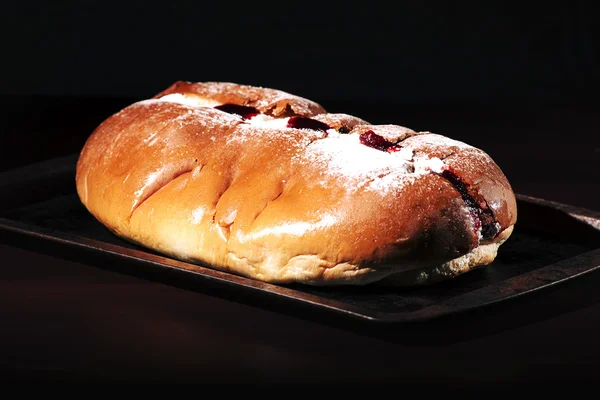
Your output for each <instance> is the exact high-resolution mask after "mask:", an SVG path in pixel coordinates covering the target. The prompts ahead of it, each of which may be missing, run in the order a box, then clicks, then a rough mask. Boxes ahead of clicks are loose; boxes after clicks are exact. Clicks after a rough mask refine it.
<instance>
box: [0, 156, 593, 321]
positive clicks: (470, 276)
mask: <svg viewBox="0 0 600 400" xmlns="http://www.w3.org/2000/svg"><path fill="white" fill-rule="evenodd" d="M75 162H76V157H75V156H71V157H66V158H61V159H55V160H49V161H47V162H45V163H41V164H36V165H31V166H28V167H26V168H22V169H19V170H15V171H9V172H6V173H2V174H0V191H1V193H2V196H1V199H0V209H1V210H2V212H0V237H1V238H2V240H3V241H7V242H10V243H12V244H17V245H18V244H22V243H27V245H28V246H30V245H31V243H32V241H33V242H34V243H35V246H38V248H39V249H40V250H47V251H50V252H52V253H55V254H58V255H60V256H64V257H65V258H71V257H75V258H76V259H78V260H82V259H83V260H84V261H88V262H92V263H93V264H94V265H97V266H100V267H105V268H109V269H112V270H117V271H121V272H124V273H130V274H134V275H136V276H141V277H148V278H149V279H153V280H158V281H165V282H168V283H172V282H178V283H183V284H184V286H186V287H189V288H191V289H196V290H203V288H207V289H208V288H209V287H210V288H211V290H215V289H216V290H217V291H219V290H221V291H222V293H223V294H227V296H229V297H237V300H238V301H245V299H248V300H250V298H254V297H257V296H258V297H259V298H262V299H263V300H267V303H272V304H275V303H278V304H282V305H283V306H284V307H285V306H286V305H296V306H298V305H299V306H302V307H309V308H310V309H311V310H312V311H319V312H326V313H333V314H335V315H337V316H343V317H351V318H355V319H356V318H358V319H360V320H365V321H371V322H388V323H392V322H393V323H400V322H409V321H420V320H428V319H431V318H434V317H437V316H441V315H447V314H450V313H455V312H460V311H464V310H468V309H472V308H477V307H482V306H485V305H488V304H492V303H496V302H499V301H503V300H507V299H511V298H515V297H516V296H520V295H524V294H527V293H531V292H533V291H536V290H538V289H542V288H547V287H550V286H552V285H555V284H557V283H560V282H564V281H566V280H569V279H571V278H574V277H578V276H581V275H584V274H585V273H588V272H591V271H593V270H595V269H597V268H598V267H599V266H600V213H598V212H595V211H590V210H583V209H579V208H575V207H570V206H568V205H563V204H558V203H554V202H549V201H545V200H542V199H535V198H530V197H526V196H520V195H518V212H519V220H518V223H517V225H516V227H515V231H514V233H513V235H512V236H511V238H510V239H509V240H508V241H507V242H506V243H505V244H504V245H503V246H501V248H500V251H499V254H498V257H497V259H496V260H495V261H494V262H493V264H491V265H489V266H487V267H484V268H480V269H478V270H475V271H472V272H469V273H467V274H465V275H463V276H460V277H458V278H456V279H453V280H451V281H448V282H444V283H440V284H437V285H433V286H429V287H421V288H383V287H378V286H367V287H341V288H319V287H309V286H303V285H299V284H294V285H272V284H266V283H262V282H258V281H254V280H251V279H247V278H244V277H240V276H237V275H233V274H230V273H226V272H221V271H217V270H213V269H211V268H208V267H204V266H200V265H192V264H189V263H185V262H181V261H178V260H174V259H171V258H168V257H164V256H161V255H160V254H158V253H155V252H152V251H148V250H146V249H144V248H141V247H138V246H135V245H133V244H130V243H128V242H125V241H123V240H121V239H119V238H117V237H115V236H114V235H112V234H111V233H110V232H109V231H108V230H107V229H106V228H104V227H103V226H102V225H101V224H100V223H99V222H97V221H96V220H95V219H94V218H93V217H92V216H91V215H90V214H89V213H88V212H87V210H86V209H85V208H84V207H83V205H82V204H81V203H80V201H79V199H78V197H77V194H76V192H75V180H74V167H75ZM173 278H175V281H173V280H172V279H173Z"/></svg>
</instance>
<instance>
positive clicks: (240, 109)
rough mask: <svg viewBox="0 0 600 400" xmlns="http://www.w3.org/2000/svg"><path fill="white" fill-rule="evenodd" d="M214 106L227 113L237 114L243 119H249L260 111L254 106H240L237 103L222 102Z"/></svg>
mask: <svg viewBox="0 0 600 400" xmlns="http://www.w3.org/2000/svg"><path fill="white" fill-rule="evenodd" d="M215 108H216V109H217V110H221V111H224V112H226V113H229V114H237V115H239V116H240V117H242V118H244V119H250V118H252V117H254V116H256V115H258V114H260V111H258V110H257V109H256V108H254V107H249V106H240V105H237V104H222V105H220V106H216V107H215Z"/></svg>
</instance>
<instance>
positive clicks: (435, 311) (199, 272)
mask: <svg viewBox="0 0 600 400" xmlns="http://www.w3.org/2000/svg"><path fill="white" fill-rule="evenodd" d="M74 157H75V156H74V155H69V156H66V157H60V158H55V159H50V160H47V161H42V162H40V163H37V164H29V165H27V166H24V167H21V168H18V169H15V170H9V171H3V172H0V186H2V183H4V182H7V181H8V182H10V176H11V175H12V176H14V174H18V173H19V171H22V170H29V171H36V170H38V168H39V167H40V166H43V165H44V164H47V163H48V162H57V163H59V165H60V164H61V163H64V162H68V161H72V160H73V159H74ZM3 181H4V182H3ZM515 196H516V198H517V201H521V202H525V203H530V204H534V205H537V206H541V207H549V208H552V209H555V210H558V211H561V212H563V213H565V214H567V215H569V216H571V217H573V218H576V219H578V220H579V221H581V222H583V223H585V224H587V225H590V226H591V227H592V228H594V229H596V230H599V231H600V212H599V211H595V210H590V209H587V208H583V207H578V206H573V205H570V204H565V203H561V202H557V201H553V200H547V199H543V198H539V197H534V196H529V195H524V194H520V193H515ZM0 234H13V235H20V236H25V237H27V238H29V239H34V240H42V241H44V242H46V243H53V244H55V245H63V246H64V245H66V246H70V247H73V246H75V247H77V248H78V249H82V250H86V251H88V252H92V253H102V254H103V255H109V256H110V257H117V258H119V259H121V260H124V261H133V262H141V263H144V264H145V265H146V266H147V265H148V264H150V265H151V266H152V267H153V268H159V269H162V270H164V269H167V270H168V271H169V272H176V273H181V274H184V275H186V276H189V275H192V276H194V277H195V278H201V279H203V280H208V281H210V282H211V283H217V284H220V285H225V286H235V287H236V288H242V289H243V290H244V291H250V292H252V294H258V295H262V296H276V297H277V298H278V299H279V300H281V299H285V300H286V301H291V302H292V303H295V304H299V305H305V306H313V307H318V308H319V309H321V310H326V311H328V312H333V313H334V314H337V315H341V316H343V317H351V318H352V319H355V320H361V321H369V322H372V323H384V324H389V323H405V322H418V321H426V320H431V319H435V318H438V317H441V316H446V315H449V314H456V313H459V312H463V311H467V310H470V309H474V308H482V307H486V306H488V305H491V304H494V303H498V302H501V301H502V302H503V301H506V300H510V299H514V298H517V297H521V296H523V295H526V294H528V293H532V292H535V291H539V290H542V289H545V288H548V287H551V286H554V285H556V284H559V283H561V282H565V281H567V280H571V279H573V278H576V277H579V276H582V275H586V274H588V273H591V272H593V271H595V270H597V269H600V243H599V245H598V247H596V248H595V249H593V250H591V251H588V252H584V253H580V254H578V255H576V256H574V257H570V258H566V259H564V260H561V261H559V262H557V263H554V264H548V265H544V266H542V267H539V268H537V269H535V270H532V271H528V272H526V273H523V274H520V275H517V276H515V277H512V278H509V279H506V280H504V281H500V282H497V283H494V284H491V285H488V286H484V287H482V288H478V289H475V290H473V291H471V292H467V293H464V294H462V295H459V296H455V297H452V298H449V299H446V300H444V301H441V302H439V303H435V304H433V305H430V306H427V307H424V308H420V309H418V310H415V311H403V312H388V311H376V310H369V309H365V308H362V307H360V306H355V305H352V304H348V303H345V302H343V301H340V300H333V299H330V298H324V297H321V296H318V295H314V294H311V293H307V292H304V291H302V290H297V289H294V288H290V287H287V286H286V285H279V284H273V283H267V282H261V281H258V280H254V279H251V278H247V277H244V276H241V275H236V274H234V273H230V272H226V271H221V270H217V269H215V268H212V267H210V266H209V265H207V264H204V263H189V262H185V261H181V260H177V259H174V258H171V257H168V256H163V255H158V254H153V253H150V252H146V251H144V250H143V249H141V250H137V249H131V248H128V247H124V246H120V245H118V244H113V243H108V242H104V241H102V240H99V239H91V238H88V237H84V236H80V235H75V234H71V233H68V232H64V231H56V230H52V229H49V228H44V227H40V226H37V225H34V224H28V223H25V222H21V221H18V220H14V219H10V218H6V217H2V216H0ZM0 237H2V236H1V235H0ZM589 258H591V259H592V260H593V262H592V263H591V264H593V265H589V263H586V260H587V259H589ZM567 263H568V264H573V265H576V267H572V268H570V273H566V274H563V276H562V277H559V278H557V279H553V280H548V279H542V280H541V281H540V280H539V279H536V278H537V275H538V274H539V273H540V271H542V272H543V271H549V270H558V271H560V270H561V266H563V265H564V264H567ZM124 272H125V271H124ZM524 276H531V277H533V279H530V281H533V282H541V283H539V284H535V283H531V284H529V285H526V286H525V287H523V286H521V287H520V290H518V291H517V292H514V293H509V294H507V290H506V288H508V287H510V285H511V283H514V282H516V280H517V279H522V278H523V277H524ZM482 292H483V293H484V294H485V293H487V295H488V298H487V299H486V300H484V301H481V300H479V301H477V302H475V303H473V302H471V301H470V299H471V297H473V296H475V295H476V294H477V293H479V294H481V293H482ZM448 304H454V305H453V306H452V307H450V308H449V307H447V305H448Z"/></svg>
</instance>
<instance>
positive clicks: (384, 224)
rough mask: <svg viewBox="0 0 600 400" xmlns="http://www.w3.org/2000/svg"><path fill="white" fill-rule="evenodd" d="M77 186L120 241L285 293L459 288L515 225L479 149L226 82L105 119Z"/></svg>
mask: <svg viewBox="0 0 600 400" xmlns="http://www.w3.org/2000/svg"><path fill="white" fill-rule="evenodd" d="M76 186H77V192H78V195H79V197H80V199H81V202H82V203H83V204H84V205H85V207H87V209H88V210H89V212H90V213H91V214H92V215H93V216H94V217H95V218H97V220H98V221H100V222H101V223H102V224H104V225H105V226H106V227H107V228H108V229H110V230H111V231H112V232H113V233H114V234H116V235H118V236H119V237H121V238H123V239H126V240H128V241H130V242H133V243H137V244H139V245H141V246H145V247H147V248H150V249H153V250H155V251H157V252H160V253H162V254H165V255H167V256H170V257H174V258H177V259H180V260H184V261H189V262H191V263H199V264H202V265H205V266H210V267H212V268H215V269H218V270H223V271H229V272H231V273H235V274H240V275H243V276H246V277H250V278H253V279H257V280H261V281H266V282H272V283H279V284H285V283H294V282H296V283H304V284H310V285H364V284H369V283H374V282H379V283H384V284H392V285H422V284H431V283H434V282H438V281H440V280H444V279H449V278H453V277H455V276H458V275H460V274H463V273H465V272H467V271H469V270H472V269H473V268H476V267H479V266H483V265H487V264H489V263H491V262H492V261H493V260H494V259H495V257H496V255H497V251H498V248H499V246H500V245H501V244H502V243H503V242H504V241H506V240H507V239H508V237H509V236H510V235H511V233H512V230H513V226H514V224H515V223H516V218H517V209H516V201H515V196H514V193H513V191H512V189H511V186H510V184H509V182H508V181H507V178H506V177H505V175H504V174H503V172H502V171H501V169H500V168H499V167H498V165H496V163H495V162H494V161H493V160H492V159H491V158H490V157H489V156H488V155H487V154H486V153H484V152H483V151H482V150H480V149H477V148H474V147H472V146H470V145H467V144H465V143H462V142H460V141H456V140H453V139H450V138H447V137H445V136H442V135H439V134H434V133H430V132H416V131H413V130H411V129H409V128H406V127H403V126H399V125H373V124H370V123H369V122H367V121H365V120H362V119H361V118H359V117H356V116H352V115H347V114H340V113H328V112H327V111H325V109H324V108H323V107H321V106H320V105H319V104H317V103H315V102H313V101H310V100H308V99H305V98H301V97H298V96H295V95H292V94H289V93H286V92H283V91H279V90H275V89H269V88H260V87H254V86H247V85H240V84H234V83H226V82H204V83H190V82H177V83H175V84H173V85H172V86H170V87H169V88H167V89H166V90H164V91H162V92H161V93H158V94H157V95H155V96H154V97H152V98H150V99H146V100H143V101H139V102H136V103H134V104H131V105H130V106H128V107H126V108H125V109H123V110H121V111H120V112H118V113H116V114H114V115H112V116H110V117H109V118H107V119H106V120H105V121H104V122H102V123H101V124H100V125H99V126H98V127H97V129H96V130H95V131H94V132H93V133H92V134H91V136H90V137H89V138H88V140H87V142H86V144H85V146H84V147H83V149H82V151H81V154H80V157H79V160H78V163H77V170H76Z"/></svg>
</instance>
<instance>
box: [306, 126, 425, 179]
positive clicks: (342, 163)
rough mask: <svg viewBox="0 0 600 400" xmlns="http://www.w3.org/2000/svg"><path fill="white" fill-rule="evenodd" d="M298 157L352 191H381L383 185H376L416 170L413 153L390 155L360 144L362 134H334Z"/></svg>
mask: <svg viewBox="0 0 600 400" xmlns="http://www.w3.org/2000/svg"><path fill="white" fill-rule="evenodd" d="M297 158H298V161H299V162H303V163H309V164H311V165H314V166H315V167H316V168H319V169H320V170H322V171H323V173H324V174H326V175H329V176H332V177H333V178H334V181H335V182H342V183H343V184H344V185H345V186H346V188H347V189H348V190H349V191H353V190H358V189H360V188H363V187H365V186H367V187H368V188H369V189H373V190H381V189H383V187H384V186H383V185H381V186H380V185H379V184H376V183H374V182H377V181H381V180H382V178H384V179H386V180H388V179H387V178H385V177H386V176H388V175H390V174H393V175H407V174H410V173H412V171H413V166H412V162H411V159H412V151H410V150H408V149H405V150H402V151H398V152H395V153H387V152H385V151H380V150H377V149H373V148H371V147H368V146H365V145H364V144H361V143H360V136H359V135H345V134H339V133H333V132H331V133H330V134H329V135H328V136H327V137H326V138H323V139H321V140H316V141H314V142H313V143H311V144H310V145H309V146H308V148H307V149H306V151H305V152H304V153H302V154H299V155H298V156H297ZM324 182H325V181H324ZM393 182H398V181H397V180H396V181H392V180H391V179H389V184H392V183H393ZM386 187H388V186H387V185H386Z"/></svg>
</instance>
